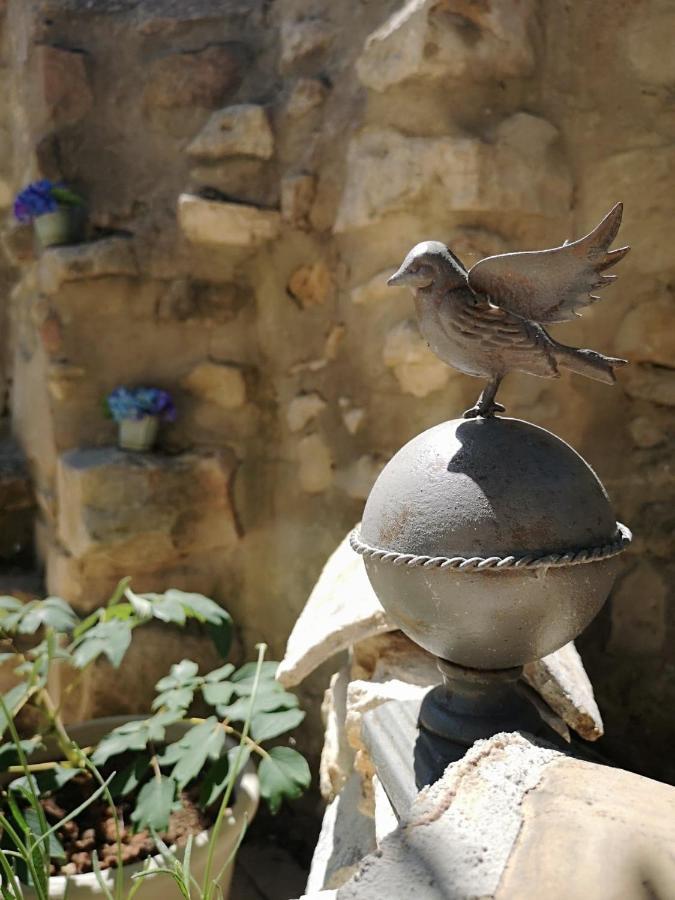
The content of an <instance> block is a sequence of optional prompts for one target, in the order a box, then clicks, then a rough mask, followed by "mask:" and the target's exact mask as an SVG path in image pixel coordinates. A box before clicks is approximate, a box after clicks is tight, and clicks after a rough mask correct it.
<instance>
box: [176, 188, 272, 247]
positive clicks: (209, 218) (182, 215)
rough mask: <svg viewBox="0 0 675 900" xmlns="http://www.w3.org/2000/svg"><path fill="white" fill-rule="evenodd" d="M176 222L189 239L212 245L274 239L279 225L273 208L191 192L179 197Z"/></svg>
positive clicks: (252, 243) (248, 244)
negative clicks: (200, 195) (213, 198)
mask: <svg viewBox="0 0 675 900" xmlns="http://www.w3.org/2000/svg"><path fill="white" fill-rule="evenodd" d="M178 222H179V224H180V226H181V229H182V231H183V234H184V235H185V237H186V238H187V239H188V241H190V243H192V244H204V245H207V246H213V247H223V246H226V247H253V246H257V245H259V244H262V243H264V242H266V241H271V240H274V238H276V237H278V235H279V231H280V228H281V216H280V215H279V213H278V212H277V211H276V210H272V209H260V208H259V207H257V206H246V205H244V204H243V203H226V202H224V201H219V200H204V199H203V198H202V197H197V196H195V195H194V194H181V195H180V197H179V198H178Z"/></svg>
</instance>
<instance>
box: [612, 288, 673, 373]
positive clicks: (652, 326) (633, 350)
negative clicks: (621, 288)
mask: <svg viewBox="0 0 675 900" xmlns="http://www.w3.org/2000/svg"><path fill="white" fill-rule="evenodd" d="M674 305H675V302H674V300H673V296H672V294H666V295H664V296H662V297H659V298H657V299H656V300H647V301H644V302H642V303H639V304H638V305H637V306H634V307H633V308H632V309H631V310H629V312H628V313H627V315H626V317H625V318H624V320H623V322H622V323H621V327H620V328H619V331H618V333H617V336H616V343H615V349H616V353H617V354H618V355H621V354H623V355H625V356H626V357H627V358H628V359H629V360H630V361H631V362H638V363H653V364H654V365H657V366H669V367H670V368H673V367H675V330H674V329H673V328H672V322H673V307H674Z"/></svg>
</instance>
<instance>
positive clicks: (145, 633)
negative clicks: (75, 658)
mask: <svg viewBox="0 0 675 900" xmlns="http://www.w3.org/2000/svg"><path fill="white" fill-rule="evenodd" d="M182 659H193V660H194V661H195V662H196V663H197V664H198V665H199V668H200V671H201V672H203V673H205V672H208V671H210V670H211V669H215V668H217V667H218V666H220V665H222V664H223V660H222V657H221V656H220V654H219V653H218V652H217V651H216V649H215V647H214V645H213V642H212V641H211V639H210V638H209V637H207V636H206V635H205V634H203V633H200V632H199V631H198V630H195V629H190V630H185V629H179V628H176V627H173V626H170V625H163V624H162V623H160V622H155V621H153V622H149V623H147V624H145V625H141V626H139V627H138V628H137V629H136V630H135V631H134V634H133V638H132V642H131V646H130V647H129V650H128V651H127V653H126V655H125V657H124V660H123V662H122V665H121V666H120V668H119V669H113V667H112V666H111V665H110V663H109V662H107V660H99V661H97V662H96V663H94V665H93V666H92V667H91V668H90V669H89V670H88V672H87V677H86V678H84V679H82V680H81V681H78V682H77V684H76V687H77V689H76V690H75V689H73V690H69V686H70V685H71V684H73V681H74V678H75V677H77V673H76V672H75V671H73V670H71V669H69V668H68V667H67V666H64V665H63V664H55V665H54V666H53V667H52V671H51V673H50V679H49V691H50V694H51V695H52V698H53V699H54V700H55V702H57V703H58V702H59V701H61V702H62V703H63V706H62V713H63V717H64V720H65V722H66V724H70V723H73V722H84V721H87V720H89V719H95V718H98V717H100V716H115V715H140V714H144V713H145V714H147V713H148V711H149V710H150V705H151V703H152V700H153V698H154V696H155V685H156V684H157V682H158V681H159V679H160V678H162V677H163V676H164V675H167V674H168V672H169V669H170V668H171V666H172V665H173V664H174V663H178V662H180V661H181V660H182Z"/></svg>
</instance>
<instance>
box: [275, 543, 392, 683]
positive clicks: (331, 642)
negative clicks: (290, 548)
mask: <svg viewBox="0 0 675 900" xmlns="http://www.w3.org/2000/svg"><path fill="white" fill-rule="evenodd" d="M395 628H396V626H395V625H394V623H393V622H392V621H391V620H390V619H389V617H388V616H387V614H386V613H385V611H384V610H383V609H382V606H381V605H380V602H379V600H378V599H377V597H376V596H375V593H374V591H373V589H372V587H371V586H370V581H368V576H367V575H366V570H365V567H364V565H363V560H362V559H361V557H360V556H358V555H357V554H356V553H354V551H353V550H352V548H351V547H350V546H349V536H347V537H345V539H344V540H343V541H342V543H341V544H340V545H339V546H338V548H337V550H336V551H335V552H334V553H333V555H332V556H331V557H330V559H329V560H328V562H327V563H326V565H325V566H324V569H323V572H322V573H321V575H320V577H319V580H318V581H317V583H316V585H315V587H314V590H313V591H312V593H311V595H310V597H309V600H308V601H307V604H306V605H305V608H304V609H303V611H302V612H301V613H300V617H299V619H298V621H297V622H296V623H295V627H294V628H293V631H292V632H291V635H290V637H289V639H288V643H287V645H286V653H285V655H284V658H283V660H282V662H281V663H280V665H279V669H278V672H277V679H278V680H279V681H280V682H281V683H282V684H283V685H284V687H293V686H294V685H296V684H299V683H300V682H301V681H302V680H303V679H304V678H306V677H307V676H308V675H309V674H310V673H311V672H313V671H314V669H316V668H317V667H318V666H320V665H321V663H323V662H325V661H326V660H327V659H329V658H330V657H331V656H333V655H334V654H335V653H339V652H340V651H341V650H345V649H346V648H347V647H349V646H350V645H351V644H354V643H356V642H357V641H360V640H363V639H364V638H367V637H370V636H371V635H374V634H383V633H384V632H386V631H393V630H394V629H395Z"/></svg>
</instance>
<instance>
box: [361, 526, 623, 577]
mask: <svg viewBox="0 0 675 900" xmlns="http://www.w3.org/2000/svg"><path fill="white" fill-rule="evenodd" d="M616 528H617V536H616V538H615V539H614V541H613V542H612V543H611V544H604V545H603V546H602V547H591V548H589V549H587V550H570V551H568V552H567V553H549V554H547V555H546V556H536V555H534V554H528V555H526V556H488V557H484V556H471V557H469V558H467V557H466V556H416V555H415V554H414V553H397V552H396V551H393V550H380V549H378V548H377V547H371V546H370V545H369V544H366V543H364V542H363V541H362V540H361V537H360V535H359V526H358V525H357V526H356V528H355V529H354V530H353V531H352V533H351V535H350V538H349V543H350V544H351V546H352V550H355V551H356V552H357V553H358V554H359V555H360V556H364V557H368V558H370V559H379V560H382V562H390V563H392V564H393V565H395V566H410V568H417V567H419V566H422V567H424V568H425V569H460V570H465V569H543V568H548V567H550V566H578V565H581V564H582V563H589V562H595V561H596V560H600V559H610V557H612V556H617V555H618V554H619V553H621V551H622V550H623V549H624V548H625V547H627V546H628V544H630V542H631V540H632V539H633V535H632V534H631V531H630V529H629V528H626V526H625V525H622V524H621V522H617V523H616Z"/></svg>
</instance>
